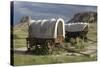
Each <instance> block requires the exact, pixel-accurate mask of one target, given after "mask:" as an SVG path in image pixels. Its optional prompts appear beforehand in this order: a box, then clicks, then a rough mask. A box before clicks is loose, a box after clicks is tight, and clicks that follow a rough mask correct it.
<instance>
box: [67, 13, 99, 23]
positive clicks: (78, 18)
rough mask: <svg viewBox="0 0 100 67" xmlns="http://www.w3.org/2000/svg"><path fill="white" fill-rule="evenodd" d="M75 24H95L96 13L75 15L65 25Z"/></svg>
mask: <svg viewBox="0 0 100 67" xmlns="http://www.w3.org/2000/svg"><path fill="white" fill-rule="evenodd" d="M75 22H87V23H96V22H97V13H96V12H81V13H77V14H75V15H74V16H73V18H72V19H71V20H69V21H68V22H67V23H75Z"/></svg>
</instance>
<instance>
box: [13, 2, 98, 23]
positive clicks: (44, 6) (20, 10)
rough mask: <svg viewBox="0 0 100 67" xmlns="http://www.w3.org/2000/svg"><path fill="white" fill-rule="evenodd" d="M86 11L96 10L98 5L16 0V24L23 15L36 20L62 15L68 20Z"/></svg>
mask: <svg viewBox="0 0 100 67" xmlns="http://www.w3.org/2000/svg"><path fill="white" fill-rule="evenodd" d="M86 11H93V12H96V11H97V7H96V6H88V5H85V6H83V5H71V4H70V5H69V4H51V3H37V2H24V1H14V24H17V23H19V21H20V19H21V18H22V17H23V16H31V17H32V19H36V20H37V19H51V18H59V17H61V18H63V19H64V20H65V21H66V22H67V21H68V20H70V19H71V18H72V17H73V16H74V14H76V13H79V12H86Z"/></svg>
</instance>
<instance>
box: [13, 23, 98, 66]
mask: <svg viewBox="0 0 100 67" xmlns="http://www.w3.org/2000/svg"><path fill="white" fill-rule="evenodd" d="M21 29H22V30H21ZM87 36H88V38H89V39H91V40H94V41H97V25H96V23H92V24H90V26H89V33H88V35H87ZM14 37H15V38H14V39H13V41H14V44H13V45H14V48H20V47H26V40H25V38H26V37H27V29H26V28H25V27H22V28H19V29H17V28H16V29H14ZM85 44H87V45H91V44H89V43H88V42H87V43H85ZM96 44H97V43H95V44H94V45H95V46H96ZM96 60H97V57H96V56H94V57H86V56H84V55H81V56H67V55H59V56H57V55H54V56H53V55H27V54H26V55H25V54H16V53H14V65H36V64H55V63H70V62H84V61H96Z"/></svg>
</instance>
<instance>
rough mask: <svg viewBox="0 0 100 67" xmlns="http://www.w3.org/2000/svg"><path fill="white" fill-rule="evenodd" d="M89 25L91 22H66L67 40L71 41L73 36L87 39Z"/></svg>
mask: <svg viewBox="0 0 100 67" xmlns="http://www.w3.org/2000/svg"><path fill="white" fill-rule="evenodd" d="M88 27H89V24H88V23H84V22H77V23H68V24H65V36H66V40H67V41H69V40H70V39H71V38H74V39H76V38H77V37H78V38H81V39H82V40H86V39H87V33H88Z"/></svg>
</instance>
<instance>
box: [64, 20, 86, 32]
mask: <svg viewBox="0 0 100 67" xmlns="http://www.w3.org/2000/svg"><path fill="white" fill-rule="evenodd" d="M86 27H88V23H82V22H81V23H68V24H65V31H68V32H77V31H83V30H84V29H85V28H86Z"/></svg>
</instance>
